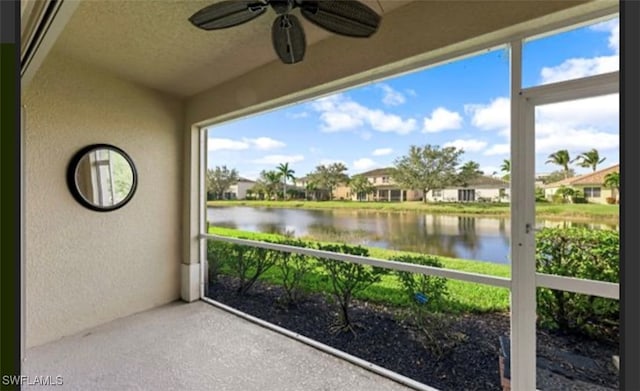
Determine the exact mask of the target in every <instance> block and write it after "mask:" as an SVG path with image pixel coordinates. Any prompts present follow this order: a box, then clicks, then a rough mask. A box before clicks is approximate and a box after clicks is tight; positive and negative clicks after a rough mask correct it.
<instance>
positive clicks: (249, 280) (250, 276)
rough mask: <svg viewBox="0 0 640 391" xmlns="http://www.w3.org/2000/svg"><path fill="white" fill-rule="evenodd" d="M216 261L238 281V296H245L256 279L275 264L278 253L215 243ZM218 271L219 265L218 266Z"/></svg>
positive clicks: (238, 245)
mask: <svg viewBox="0 0 640 391" xmlns="http://www.w3.org/2000/svg"><path fill="white" fill-rule="evenodd" d="M214 247H215V248H216V252H217V254H216V255H217V259H221V260H223V262H224V265H225V266H226V268H228V269H229V270H230V272H231V274H232V275H233V276H234V277H236V278H237V279H238V282H239V285H238V290H237V292H238V294H241V295H243V294H246V293H247V292H248V291H249V289H251V287H252V286H253V284H255V282H256V281H257V280H258V278H259V277H260V276H261V275H262V274H263V273H264V272H266V271H267V270H269V269H270V268H271V267H272V266H273V265H275V264H276V262H277V260H278V257H279V255H280V253H279V252H278V251H273V250H267V249H264V248H259V247H252V246H245V245H241V244H231V243H217V244H216V245H215V246H214ZM218 270H219V265H218Z"/></svg>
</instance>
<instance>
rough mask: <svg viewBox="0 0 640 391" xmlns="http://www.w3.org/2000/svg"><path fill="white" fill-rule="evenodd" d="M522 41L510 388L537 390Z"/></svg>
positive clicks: (514, 82) (515, 84)
mask: <svg viewBox="0 0 640 391" xmlns="http://www.w3.org/2000/svg"><path fill="white" fill-rule="evenodd" d="M521 89H522V41H520V40H516V41H513V42H511V194H512V202H511V279H512V283H511V363H512V368H511V388H512V389H513V390H514V391H525V390H535V389H536V269H535V234H534V232H535V231H534V228H535V199H534V195H535V188H534V179H535V178H534V177H535V170H534V166H535V121H534V110H533V106H532V105H530V104H529V103H528V102H527V101H526V100H525V98H523V97H522V93H521Z"/></svg>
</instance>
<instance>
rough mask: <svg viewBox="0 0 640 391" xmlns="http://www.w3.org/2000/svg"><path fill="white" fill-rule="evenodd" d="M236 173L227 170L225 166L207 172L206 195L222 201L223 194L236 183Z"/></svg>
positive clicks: (233, 170)
mask: <svg viewBox="0 0 640 391" xmlns="http://www.w3.org/2000/svg"><path fill="white" fill-rule="evenodd" d="M239 178H240V177H239V176H238V171H236V169H235V168H233V169H231V170H230V169H228V168H227V166H222V167H220V166H216V167H215V168H214V169H213V170H212V169H208V170H207V193H209V194H212V195H214V196H215V197H216V198H218V199H222V198H223V196H224V192H225V191H226V190H227V189H228V188H229V186H231V185H233V184H234V183H236V182H238V179H239Z"/></svg>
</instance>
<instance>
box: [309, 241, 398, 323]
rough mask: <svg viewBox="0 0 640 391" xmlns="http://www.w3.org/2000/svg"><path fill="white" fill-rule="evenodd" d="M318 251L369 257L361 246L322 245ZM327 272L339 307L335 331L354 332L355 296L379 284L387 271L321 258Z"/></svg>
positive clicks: (367, 252)
mask: <svg viewBox="0 0 640 391" xmlns="http://www.w3.org/2000/svg"><path fill="white" fill-rule="evenodd" d="M317 246H318V247H317V248H318V250H323V251H331V252H337V253H343V254H350V255H359V256H368V255H369V250H368V249H366V248H364V247H361V246H349V245H346V244H342V245H334V244H326V245H324V244H320V243H317ZM319 260H320V261H322V265H323V266H324V268H325V269H326V271H327V274H328V276H329V279H330V281H331V288H332V293H333V296H334V298H335V299H336V301H337V302H338V305H339V309H340V311H339V313H338V321H337V323H336V324H335V325H334V328H333V329H334V330H335V331H346V330H350V331H354V327H353V324H352V322H351V319H350V318H349V308H350V306H351V300H352V299H353V295H354V294H355V293H357V292H360V291H362V290H364V289H366V288H367V287H369V286H370V285H372V284H374V283H376V282H379V281H380V280H381V278H382V275H383V274H386V273H387V270H386V269H383V268H379V267H372V266H367V265H360V264H357V263H351V262H344V261H336V260H333V259H328V258H319Z"/></svg>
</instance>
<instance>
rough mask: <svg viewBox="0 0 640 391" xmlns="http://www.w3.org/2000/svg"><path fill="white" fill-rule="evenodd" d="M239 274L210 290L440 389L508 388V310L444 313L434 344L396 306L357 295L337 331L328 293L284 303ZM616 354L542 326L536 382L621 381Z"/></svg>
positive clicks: (613, 384)
mask: <svg viewBox="0 0 640 391" xmlns="http://www.w3.org/2000/svg"><path fill="white" fill-rule="evenodd" d="M234 282H235V281H234V279H233V278H231V277H228V276H219V278H218V280H217V281H216V282H214V283H211V284H210V289H209V297H210V298H212V299H214V300H216V301H219V302H221V303H224V304H226V305H229V306H231V307H234V308H236V309H238V310H240V311H243V312H246V313H248V314H250V315H253V316H255V317H257V318H260V319H263V320H266V321H268V322H271V323H273V324H276V325H279V326H281V327H284V328H286V329H289V330H291V331H294V332H296V333H299V334H301V335H304V336H306V337H309V338H312V339H314V340H317V341H319V342H322V343H324V344H326V345H329V346H332V347H334V348H337V349H340V350H342V351H345V352H347V353H349V354H351V355H354V356H356V357H359V358H362V359H364V360H367V361H369V362H372V363H374V364H376V365H379V366H381V367H384V368H387V369H390V370H392V371H395V372H397V373H400V374H402V375H404V376H407V377H409V378H412V379H414V380H417V381H419V382H421V383H424V384H426V385H429V386H431V387H435V388H438V389H440V390H455V391H458V390H501V389H502V388H501V386H500V374H499V368H498V355H499V346H500V345H499V336H501V335H507V334H508V333H509V315H508V314H504V313H488V314H464V315H446V316H445V317H444V319H443V320H440V321H439V322H437V323H435V324H438V325H440V327H434V330H433V331H432V336H433V337H435V340H436V341H438V342H437V346H434V344H433V343H428V342H427V340H426V338H425V337H424V334H423V333H422V332H420V331H419V330H418V329H417V328H416V327H415V326H413V324H412V323H411V322H409V321H408V320H407V318H406V316H405V315H404V314H403V312H402V311H401V310H398V309H394V308H388V307H384V306H380V305H372V304H370V303H366V302H357V303H354V306H353V308H352V311H351V315H350V316H351V318H352V320H353V321H354V322H356V323H357V324H358V326H360V327H358V329H357V330H356V332H355V333H353V332H348V331H347V332H341V333H335V332H334V333H332V332H330V329H331V326H332V325H333V324H334V322H335V319H336V316H337V313H336V307H335V306H333V305H331V303H330V302H329V301H328V300H327V298H326V296H324V295H319V294H314V295H309V296H308V297H306V298H305V299H304V300H303V301H301V302H300V303H298V304H296V305H284V304H282V303H281V302H280V300H279V298H280V297H282V296H283V292H282V289H281V288H280V287H277V286H271V285H267V284H262V283H259V282H258V283H256V284H255V285H254V286H253V287H252V288H251V290H250V291H249V293H248V294H246V295H244V296H240V295H238V294H236V291H235V287H236V285H235V283H234ZM434 319H436V318H434ZM442 322H444V323H442ZM613 354H617V345H616V344H609V343H605V342H598V341H594V340H591V339H587V338H584V337H579V336H571V335H561V334H558V333H555V334H554V333H548V332H542V331H539V332H538V374H537V379H538V380H537V382H538V388H540V389H541V390H544V391H550V390H610V389H618V374H617V372H616V370H615V367H614V366H613V364H612V363H611V356H612V355H613Z"/></svg>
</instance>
